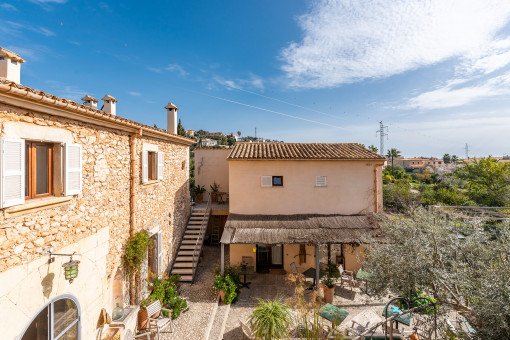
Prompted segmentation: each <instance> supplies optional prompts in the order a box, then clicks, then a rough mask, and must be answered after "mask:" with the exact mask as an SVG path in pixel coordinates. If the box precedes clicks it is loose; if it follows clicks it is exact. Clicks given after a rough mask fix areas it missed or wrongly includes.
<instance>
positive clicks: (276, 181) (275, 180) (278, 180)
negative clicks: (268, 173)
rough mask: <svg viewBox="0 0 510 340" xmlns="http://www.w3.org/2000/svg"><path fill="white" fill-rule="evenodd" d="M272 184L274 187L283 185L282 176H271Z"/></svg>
mask: <svg viewBox="0 0 510 340" xmlns="http://www.w3.org/2000/svg"><path fill="white" fill-rule="evenodd" d="M273 186H274V187H282V186H283V176H273Z"/></svg>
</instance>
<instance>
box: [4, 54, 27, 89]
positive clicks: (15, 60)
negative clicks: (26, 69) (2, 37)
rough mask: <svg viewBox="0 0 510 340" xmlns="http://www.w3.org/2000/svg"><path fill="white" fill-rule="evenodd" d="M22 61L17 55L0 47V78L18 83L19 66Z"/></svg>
mask: <svg viewBox="0 0 510 340" xmlns="http://www.w3.org/2000/svg"><path fill="white" fill-rule="evenodd" d="M24 62H25V60H23V59H22V58H21V57H20V56H19V55H17V54H16V53H14V52H11V51H9V50H6V49H5V48H3V47H0V78H2V79H6V80H10V81H13V82H15V83H18V84H19V83H20V74H21V64H23V63H24Z"/></svg>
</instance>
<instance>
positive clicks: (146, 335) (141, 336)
mask: <svg viewBox="0 0 510 340" xmlns="http://www.w3.org/2000/svg"><path fill="white" fill-rule="evenodd" d="M134 339H144V340H150V339H151V333H150V332H145V333H141V334H138V335H133V333H132V332H131V330H130V329H128V330H127V331H126V334H125V335H124V340H134Z"/></svg>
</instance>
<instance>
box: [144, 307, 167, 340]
mask: <svg viewBox="0 0 510 340" xmlns="http://www.w3.org/2000/svg"><path fill="white" fill-rule="evenodd" d="M145 309H146V310H147V315H148V316H149V322H148V323H147V328H148V330H149V332H152V329H156V332H157V334H158V340H159V333H167V332H163V330H165V329H166V328H168V327H169V326H170V325H171V321H172V320H171V319H170V317H168V318H167V317H164V316H163V313H162V311H167V312H168V315H169V316H170V315H171V314H172V311H171V310H169V309H166V308H162V307H161V302H160V301H159V300H156V301H154V302H153V303H151V304H150V305H148V306H147V307H146V308H145ZM158 312H159V313H158ZM155 314H159V315H157V316H156V317H153V316H154V315H155ZM170 332H171V331H170ZM170 332H168V333H170Z"/></svg>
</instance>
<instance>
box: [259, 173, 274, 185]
mask: <svg viewBox="0 0 510 340" xmlns="http://www.w3.org/2000/svg"><path fill="white" fill-rule="evenodd" d="M260 185H261V186H263V187H272V186H273V176H261V177H260Z"/></svg>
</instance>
